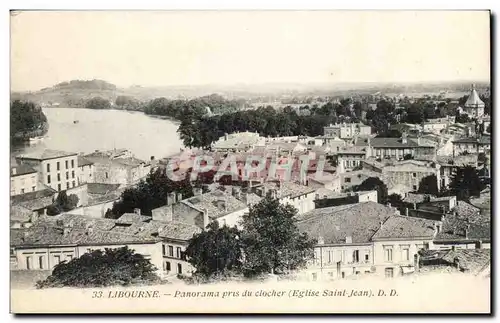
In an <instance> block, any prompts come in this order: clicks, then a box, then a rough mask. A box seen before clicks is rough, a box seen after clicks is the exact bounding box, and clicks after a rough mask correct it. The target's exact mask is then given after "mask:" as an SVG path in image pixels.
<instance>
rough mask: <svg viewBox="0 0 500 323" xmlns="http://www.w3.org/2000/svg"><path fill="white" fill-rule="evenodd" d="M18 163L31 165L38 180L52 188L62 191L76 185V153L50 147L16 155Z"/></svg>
mask: <svg viewBox="0 0 500 323" xmlns="http://www.w3.org/2000/svg"><path fill="white" fill-rule="evenodd" d="M16 161H17V163H18V164H19V165H27V166H31V167H32V168H34V169H35V170H36V171H37V172H38V176H39V179H40V181H41V182H42V183H43V184H44V185H47V186H49V187H51V188H52V189H54V190H57V191H63V190H66V189H69V188H73V187H76V186H78V169H77V166H78V161H77V154H76V153H71V152H64V151H58V150H52V149H45V150H44V151H40V152H32V153H28V154H24V155H19V156H17V157H16Z"/></svg>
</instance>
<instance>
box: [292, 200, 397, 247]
mask: <svg viewBox="0 0 500 323" xmlns="http://www.w3.org/2000/svg"><path fill="white" fill-rule="evenodd" d="M394 212H395V210H394V209H393V208H391V207H387V206H385V205H382V204H378V203H375V202H366V203H358V204H350V205H342V206H334V207H327V208H321V209H315V210H313V211H310V212H307V213H305V214H303V215H301V216H298V218H297V227H298V228H299V229H300V231H302V232H307V233H308V234H309V236H311V237H313V238H318V237H322V238H323V240H324V242H325V243H326V244H345V243H346V237H347V236H350V237H352V243H368V242H370V239H371V237H372V236H373V234H374V233H375V232H376V231H377V230H378V229H379V228H380V222H381V221H382V222H383V221H385V220H386V219H387V218H388V217H390V216H391V215H393V214H394Z"/></svg>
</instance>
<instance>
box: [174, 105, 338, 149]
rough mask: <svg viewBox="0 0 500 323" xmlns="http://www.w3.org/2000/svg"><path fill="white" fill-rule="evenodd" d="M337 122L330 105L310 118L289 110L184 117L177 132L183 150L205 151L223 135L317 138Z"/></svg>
mask: <svg viewBox="0 0 500 323" xmlns="http://www.w3.org/2000/svg"><path fill="white" fill-rule="evenodd" d="M329 105H330V106H329ZM338 120H339V118H337V115H336V112H335V109H334V106H333V105H332V104H326V105H325V106H324V107H322V108H320V109H317V110H316V111H315V112H314V113H312V114H310V115H298V114H297V113H296V111H295V110H293V109H291V108H289V107H287V108H285V109H284V110H283V111H277V110H276V109H274V108H273V107H270V106H268V107H265V108H264V107H260V108H257V109H255V110H245V111H238V112H235V113H227V114H223V115H215V116H212V117H206V118H188V117H185V118H184V119H183V120H182V122H181V125H180V127H179V129H178V132H179V135H180V137H181V139H182V140H183V142H184V145H185V146H187V147H203V148H207V147H209V146H210V144H211V143H212V142H213V141H215V140H217V139H218V138H219V137H221V136H223V135H224V133H232V132H237V131H240V132H242V131H250V132H257V133H259V134H260V135H261V136H265V137H267V136H271V137H276V136H296V135H306V136H319V135H322V134H323V127H325V126H327V125H329V124H330V123H334V122H336V121H338Z"/></svg>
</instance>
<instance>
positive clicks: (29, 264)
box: [26, 256, 33, 270]
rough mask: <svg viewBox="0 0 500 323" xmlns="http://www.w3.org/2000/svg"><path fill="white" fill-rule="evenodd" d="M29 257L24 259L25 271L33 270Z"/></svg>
mask: <svg viewBox="0 0 500 323" xmlns="http://www.w3.org/2000/svg"><path fill="white" fill-rule="evenodd" d="M32 261H33V260H32V258H31V256H27V257H26V269H28V270H30V269H32V268H33V262H32Z"/></svg>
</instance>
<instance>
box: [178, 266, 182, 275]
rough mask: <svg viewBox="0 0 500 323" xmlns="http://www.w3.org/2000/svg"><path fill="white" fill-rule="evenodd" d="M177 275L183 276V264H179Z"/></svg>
mask: <svg viewBox="0 0 500 323" xmlns="http://www.w3.org/2000/svg"><path fill="white" fill-rule="evenodd" d="M177 273H178V274H182V264H177Z"/></svg>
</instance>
